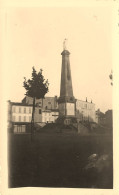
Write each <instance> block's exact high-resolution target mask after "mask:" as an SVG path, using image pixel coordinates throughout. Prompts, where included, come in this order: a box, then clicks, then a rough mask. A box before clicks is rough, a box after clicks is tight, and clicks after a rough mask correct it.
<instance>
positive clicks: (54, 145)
mask: <svg viewBox="0 0 119 195" xmlns="http://www.w3.org/2000/svg"><path fill="white" fill-rule="evenodd" d="M8 146H9V147H8V151H9V187H27V186H31V187H32V186H33V187H78V188H88V187H89V188H90V187H95V188H112V183H113V182H112V180H113V178H112V177H113V175H112V174H113V173H112V172H113V171H112V169H113V168H112V137H111V136H109V135H108V136H107V135H103V136H102V135H95V136H80V135H77V134H58V133H57V134H46V133H45V134H43V133H39V134H35V135H34V136H33V141H32V142H31V139H30V134H24V135H23V134H22V135H14V134H9V144H8ZM94 153H96V154H98V155H102V154H108V155H109V156H110V159H111V163H110V166H109V167H108V169H104V170H103V171H102V172H97V171H96V170H95V169H94V168H91V169H89V170H86V171H85V170H84V168H85V166H86V165H87V163H88V157H89V156H90V155H91V154H94Z"/></svg>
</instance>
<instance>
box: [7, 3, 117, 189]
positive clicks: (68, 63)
mask: <svg viewBox="0 0 119 195" xmlns="http://www.w3.org/2000/svg"><path fill="white" fill-rule="evenodd" d="M112 15H113V13H112V7H111V6H89V7H88V6H81V7H10V8H8V9H6V14H5V37H6V45H7V47H6V53H7V59H6V63H8V64H9V65H8V66H7V72H8V73H10V76H9V77H8V83H7V85H8V88H7V151H8V154H7V160H8V162H7V163H8V188H10V189H12V188H23V187H38V188H40V187H44V188H78V189H113V186H114V185H113V183H114V177H113V175H114V165H113V105H112V91H113V87H114V86H113V60H112V57H113V56H112V29H113V23H112Z"/></svg>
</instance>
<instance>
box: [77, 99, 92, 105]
mask: <svg viewBox="0 0 119 195" xmlns="http://www.w3.org/2000/svg"><path fill="white" fill-rule="evenodd" d="M76 101H80V102H85V103H88V104H94V103H93V102H88V101H84V100H78V99H76Z"/></svg>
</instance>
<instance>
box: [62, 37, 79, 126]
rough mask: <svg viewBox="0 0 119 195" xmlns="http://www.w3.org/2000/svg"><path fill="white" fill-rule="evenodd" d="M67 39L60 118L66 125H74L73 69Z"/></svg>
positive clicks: (64, 43)
mask: <svg viewBox="0 0 119 195" xmlns="http://www.w3.org/2000/svg"><path fill="white" fill-rule="evenodd" d="M66 43H67V39H65V40H64V42H63V52H62V53H61V55H62V71H61V84H60V97H59V100H58V105H59V116H60V117H62V118H64V123H65V124H70V123H72V119H73V118H75V110H76V106H75V98H74V96H73V87H72V79H71V69H70V60H69V55H70V53H69V51H68V50H67V45H66Z"/></svg>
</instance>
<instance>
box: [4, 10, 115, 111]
mask: <svg viewBox="0 0 119 195" xmlns="http://www.w3.org/2000/svg"><path fill="white" fill-rule="evenodd" d="M65 38H67V39H68V50H69V51H70V53H71V55H70V64H71V75H72V83H73V92H74V96H75V98H77V99H80V100H85V99H86V97H87V98H88V101H91V99H92V101H93V103H95V104H96V109H97V108H100V109H101V111H103V112H105V111H106V110H108V109H112V86H111V85H110V80H109V74H110V72H111V70H112V13H111V7H107V6H106V7H89V8H88V7H79V8H50V7H49V8H33V7H32V8H23V7H21V8H9V9H8V10H7V14H6V46H7V47H6V48H7V49H6V53H7V75H8V78H7V81H8V92H9V93H8V97H7V98H8V99H10V100H11V101H18V102H19V101H21V100H22V99H23V98H24V94H25V89H24V88H23V80H24V79H23V78H24V77H26V78H30V77H31V72H32V66H35V68H36V70H37V71H38V70H40V68H42V69H43V74H44V76H45V78H46V79H48V80H49V83H50V86H49V93H48V94H47V96H54V95H57V96H59V94H60V78H61V62H62V59H61V57H62V56H61V52H62V50H63V40H64V39H65Z"/></svg>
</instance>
